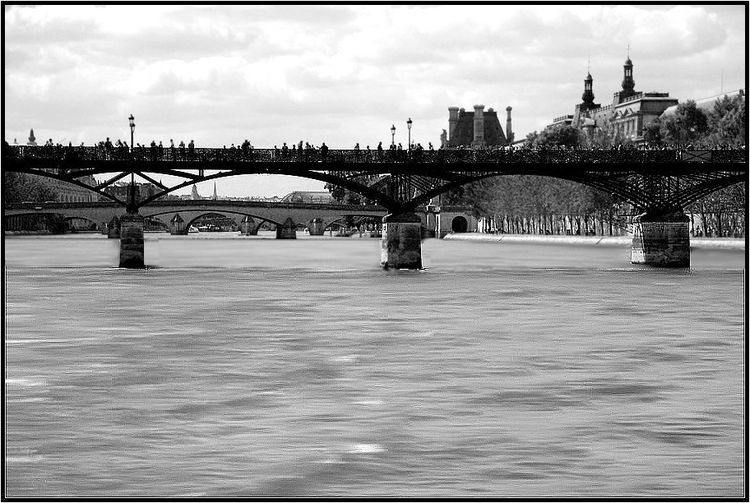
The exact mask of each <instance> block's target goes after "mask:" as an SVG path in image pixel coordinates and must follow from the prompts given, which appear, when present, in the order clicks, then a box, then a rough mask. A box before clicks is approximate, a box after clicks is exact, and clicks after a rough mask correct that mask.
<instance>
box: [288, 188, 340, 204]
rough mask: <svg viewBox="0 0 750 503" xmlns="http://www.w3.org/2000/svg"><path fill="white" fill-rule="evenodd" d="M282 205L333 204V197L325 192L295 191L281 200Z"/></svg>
mask: <svg viewBox="0 0 750 503" xmlns="http://www.w3.org/2000/svg"><path fill="white" fill-rule="evenodd" d="M281 202H282V203H308V204H333V203H334V202H335V201H334V200H333V196H332V195H331V193H330V192H327V191H303V190H297V191H294V192H291V193H289V194H287V195H285V196H284V197H282V198H281Z"/></svg>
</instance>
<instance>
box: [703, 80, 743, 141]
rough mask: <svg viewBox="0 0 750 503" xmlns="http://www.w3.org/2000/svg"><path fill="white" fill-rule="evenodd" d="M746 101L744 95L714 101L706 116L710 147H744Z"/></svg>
mask: <svg viewBox="0 0 750 503" xmlns="http://www.w3.org/2000/svg"><path fill="white" fill-rule="evenodd" d="M746 124H747V101H746V100H745V95H744V94H743V93H740V94H738V95H736V96H733V97H731V98H730V97H729V96H724V97H723V98H720V99H718V100H716V103H714V107H713V109H712V110H711V111H710V112H709V114H708V128H709V142H710V143H711V146H719V145H734V146H737V145H744V144H745V141H746V139H745V138H746V135H747V127H746Z"/></svg>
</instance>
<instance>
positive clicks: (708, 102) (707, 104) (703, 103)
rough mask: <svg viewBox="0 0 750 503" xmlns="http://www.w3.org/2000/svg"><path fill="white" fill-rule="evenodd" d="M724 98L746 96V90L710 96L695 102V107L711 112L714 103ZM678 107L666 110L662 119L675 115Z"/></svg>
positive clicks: (674, 106)
mask: <svg viewBox="0 0 750 503" xmlns="http://www.w3.org/2000/svg"><path fill="white" fill-rule="evenodd" d="M724 96H727V97H729V98H733V97H735V96H745V90H744V89H735V90H733V91H728V92H726V93H719V94H715V95H714V96H709V97H708V98H701V99H697V100H693V101H695V106H696V107H697V108H699V109H701V110H703V111H704V112H709V111H711V110H712V109H713V106H714V103H716V102H717V101H718V100H720V99H722V98H724ZM677 106H678V105H672V106H671V107H669V108H667V109H666V110H664V113H662V114H661V116H662V117H669V116H670V115H674V114H675V113H676V112H677Z"/></svg>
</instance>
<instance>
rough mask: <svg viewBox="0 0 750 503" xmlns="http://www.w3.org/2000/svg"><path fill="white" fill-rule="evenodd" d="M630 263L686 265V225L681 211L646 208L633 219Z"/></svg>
mask: <svg viewBox="0 0 750 503" xmlns="http://www.w3.org/2000/svg"><path fill="white" fill-rule="evenodd" d="M630 262H631V263H633V264H647V265H652V266H657V267H690V229H689V219H688V217H687V215H685V214H684V213H682V212H681V211H673V212H660V211H652V212H646V213H643V214H641V215H639V216H638V217H636V221H635V222H634V223H633V246H632V249H631V253H630Z"/></svg>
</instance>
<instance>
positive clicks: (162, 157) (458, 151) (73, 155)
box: [3, 138, 746, 164]
mask: <svg viewBox="0 0 750 503" xmlns="http://www.w3.org/2000/svg"><path fill="white" fill-rule="evenodd" d="M3 156H7V157H30V158H41V159H57V160H108V161H109V160H112V161H117V160H130V159H134V160H137V161H151V162H157V161H171V162H189V161H202V162H239V161H265V162H323V163H332V162H353V163H374V162H380V163H382V162H416V163H453V162H473V163H477V162H481V163H555V164H557V163H563V164H565V163H623V162H632V163H650V162H670V161H675V160H677V161H713V162H737V161H744V160H746V147H745V145H741V146H731V145H721V146H717V147H715V148H713V149H710V150H706V149H701V150H695V149H693V148H692V146H690V145H688V146H676V145H670V146H664V145H662V146H659V147H653V146H649V145H646V144H644V145H639V146H628V147H622V146H621V147H616V148H611V149H604V148H583V147H575V148H571V147H565V146H554V147H549V148H531V147H529V146H492V147H484V148H469V147H463V146H460V147H455V148H454V147H451V148H446V147H442V146H441V147H440V148H438V149H435V148H434V146H433V145H432V143H429V144H428V147H427V148H426V149H425V148H424V147H423V146H422V145H421V144H420V143H412V145H411V146H410V148H404V147H403V145H402V144H401V143H392V144H391V145H390V146H388V148H387V149H385V148H384V147H383V142H379V143H378V145H377V146H376V147H375V148H371V147H370V145H366V146H365V148H361V147H360V145H359V143H356V144H355V145H354V147H353V148H352V149H335V150H332V149H329V147H328V146H327V145H326V144H325V142H323V143H321V145H320V146H318V147H316V146H315V145H313V144H311V143H309V142H303V141H300V142H299V143H297V144H293V145H292V146H291V147H289V146H288V145H287V143H283V144H282V146H281V147H278V146H277V145H274V146H273V148H272V149H257V150H256V149H255V148H254V147H253V145H252V144H251V143H250V141H249V140H247V139H246V140H244V141H243V142H241V143H239V144H238V145H235V144H234V143H232V144H231V146H230V147H227V146H226V145H224V146H223V147H222V148H200V149H197V148H196V147H195V142H194V141H193V140H190V141H189V142H188V143H187V144H186V143H185V141H183V140H181V141H180V142H179V143H178V144H177V145H176V144H175V142H174V140H173V139H170V140H169V146H164V144H163V143H162V141H159V142H158V143H157V142H156V140H152V141H151V143H150V144H149V145H141V144H140V143H136V145H135V146H134V147H133V148H132V151H131V148H130V147H129V146H128V144H127V142H125V141H122V140H119V139H118V140H116V141H115V142H114V143H113V142H112V141H111V140H110V139H109V138H106V139H105V140H104V141H100V142H99V143H98V144H96V145H95V146H93V147H86V146H84V145H83V144H81V145H80V146H77V147H76V146H73V144H72V143H69V144H68V145H67V146H64V145H62V144H60V143H57V144H55V143H54V142H53V141H52V139H49V140H47V142H45V144H44V145H42V146H16V145H14V146H13V147H11V146H10V145H8V143H7V142H3Z"/></svg>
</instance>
